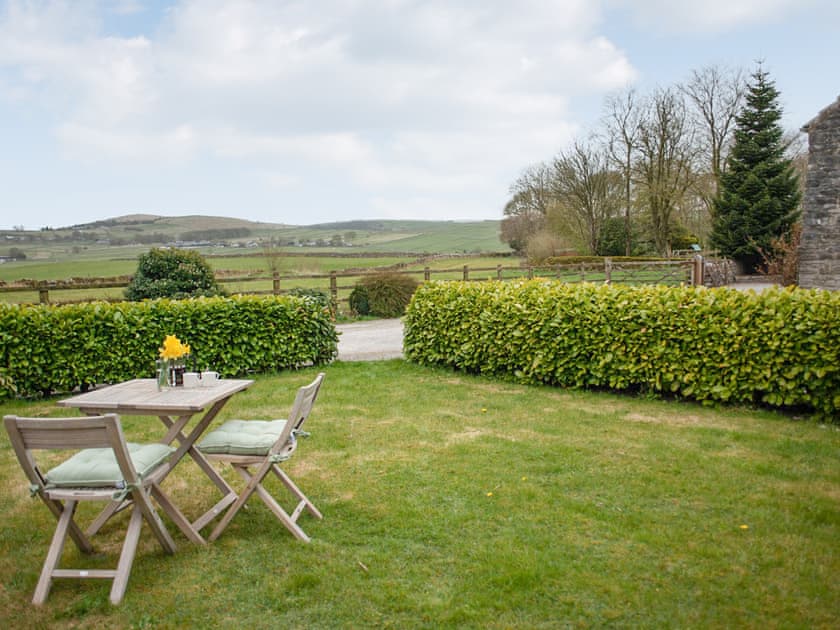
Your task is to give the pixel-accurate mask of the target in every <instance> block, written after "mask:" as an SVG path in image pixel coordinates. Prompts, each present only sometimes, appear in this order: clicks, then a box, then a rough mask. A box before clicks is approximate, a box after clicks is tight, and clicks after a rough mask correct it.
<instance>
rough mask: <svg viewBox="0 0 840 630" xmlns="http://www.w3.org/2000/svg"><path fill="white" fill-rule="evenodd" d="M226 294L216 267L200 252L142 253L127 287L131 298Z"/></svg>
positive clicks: (159, 250)
mask: <svg viewBox="0 0 840 630" xmlns="http://www.w3.org/2000/svg"><path fill="white" fill-rule="evenodd" d="M213 295H224V291H223V290H222V288H221V287H220V286H219V285H218V283H217V282H216V279H215V277H214V276H213V270H212V269H211V268H210V265H209V264H207V261H206V260H204V257H203V256H202V255H201V254H199V253H198V252H194V251H188V250H184V249H157V248H155V249H152V250H150V251H149V252H148V253H146V254H143V255H141V256H140V259H139V262H138V265H137V271H136V273H135V274H134V277H133V278H132V280H131V283H130V284H129V285H128V287H127V288H126V290H125V297H126V299H128V300H131V301H138V300H145V299H154V298H163V297H166V298H175V299H182V298H188V297H198V296H205V297H210V296H213Z"/></svg>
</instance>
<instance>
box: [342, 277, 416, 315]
mask: <svg viewBox="0 0 840 630" xmlns="http://www.w3.org/2000/svg"><path fill="white" fill-rule="evenodd" d="M417 286H418V283H417V280H415V279H414V278H412V277H411V276H408V275H406V274H401V273H378V274H375V275H372V276H366V277H364V278H362V279H361V280H360V281H359V282H358V284H357V285H356V287H355V288H354V290H353V292H354V293H356V297H355V298H354V297H353V295H352V294H351V300H353V301H351V303H350V307H351V308H352V309H353V310H354V311H355V312H356V313H358V314H359V315H366V314H370V315H375V316H376V317H400V316H401V315H402V314H403V313H405V307H406V306H408V303H409V302H410V301H411V296H412V295H414V291H416V290H417ZM357 289H359V291H358V292H357V291H356V290H357ZM365 298H366V299H367V307H368V309H367V310H368V312H367V313H364V312H362V311H360V310H358V308H357V307H359V308H362V309H364V301H365ZM354 304H355V306H354Z"/></svg>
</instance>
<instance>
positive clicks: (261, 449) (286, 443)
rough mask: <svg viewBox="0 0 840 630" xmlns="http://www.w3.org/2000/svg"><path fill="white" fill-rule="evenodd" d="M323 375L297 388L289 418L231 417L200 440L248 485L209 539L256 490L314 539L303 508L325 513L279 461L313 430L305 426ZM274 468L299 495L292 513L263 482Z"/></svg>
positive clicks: (295, 530)
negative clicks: (304, 521)
mask: <svg viewBox="0 0 840 630" xmlns="http://www.w3.org/2000/svg"><path fill="white" fill-rule="evenodd" d="M323 380H324V373H323V372H322V373H321V374H319V375H318V376H317V377H316V378H315V380H314V381H312V383H310V384H309V385H306V386H305V387H301V388H300V389H299V390H298V392H297V396H296V397H295V402H294V404H293V405H292V411H291V413H290V414H289V417H288V419H287V420H229V421H228V422H225V423H224V424H223V425H222V426H221V427H219V428H218V429H216V430H215V431H212V432H211V433H209V434H208V435H207V436H206V437H205V438H204V440H202V441H201V443H200V444H199V445H198V450H200V451H201V452H202V453H203V454H204V455H205V457H207V459H209V460H211V461H218V462H223V463H226V464H230V465H231V466H233V468H234V470H236V472H238V473H239V474H240V475H241V476H242V478H243V479H244V480H245V488H244V489H243V490H242V492H241V493H240V494H239V496H238V497H237V499H236V501H235V502H234V503H233V504H232V505H231V506H230V507H229V508H228V509H227V511H226V512H225V513H224V515H223V516H222V519H221V520H220V521H219V523H218V524H217V525H216V527H215V529H213V531H212V533H211V534H210V536H209V537H208V540H209V541H213V540H216V538H218V537H219V535H220V534H221V533H222V532H223V531H224V529H225V527H227V526H228V523H230V521H231V520H232V519H233V517H234V516H236V513H237V512H239V510H240V509H241V508H242V507H243V506H244V505H245V503H246V502H247V501H248V499H249V498H250V497H251V495H252V494H253V493H254V492H256V493H257V494H258V495H259V497H260V498H261V499H262V500H263V501H264V502H265V504H266V505H267V506H268V507H269V509H270V510H271V511H272V512H273V513H274V515H275V516H276V517H277V518H278V519H279V520H280V522H281V523H283V525H285V526H286V527H287V528H288V529H289V531H290V532H292V534H294V536H295V537H296V538H298V539H299V540H302V541H304V542H309V536H307V535H306V533H305V532H304V531H303V530H302V529H301V528H300V525H298V524H297V520H298V517H300V515H301V513H302V512H303V510H304V509H306V510H307V511H308V512H309V513H310V514H312V515H313V516H314V517H315V518H323V516H322V515H321V512H319V511H318V508H316V507H315V506H314V505H313V504H312V502H311V501H310V500H309V499H308V498H307V497H306V495H305V494H303V492H301V490H300V488H298V487H297V486H296V485H295V483H294V482H293V481H292V480H291V479H290V478H289V476H288V475H287V474H286V473H285V472H284V471H283V470H281V469H280V467H279V466H278V464H279V463H280V462H282V461H285V460H287V459H289V458H290V457H291V456H292V453H294V452H295V449H297V442H298V440H297V438H298V437H300V436H308V435H309V434H308V433H305V432H303V430H302V429H301V427H302V426H303V423H304V421H305V420H306V418H307V417H308V416H309V412H310V411H312V405H313V404H314V403H315V398H316V397H317V396H318V390H319V389H320V388H321V383H322V381H323ZM252 469H253V470H252ZM269 471H273V472H274V474H275V475H277V477H278V478H279V479H280V481H281V482H282V483H283V485H284V486H285V487H286V488H288V490H289V491H290V492H291V493H292V495H294V497H295V498H296V499H297V500H298V504H297V506H296V507H295V509H294V510H293V511H292V513H291V514H289V513H288V512H286V511H285V510H284V509H283V508H282V507H281V506H280V504H279V503H278V502H277V501H276V499H274V497H272V496H271V494H269V492H268V491H267V490H266V489H265V488H264V487H263V485H262V483H263V480H264V479H265V477H266V475H268V473H269Z"/></svg>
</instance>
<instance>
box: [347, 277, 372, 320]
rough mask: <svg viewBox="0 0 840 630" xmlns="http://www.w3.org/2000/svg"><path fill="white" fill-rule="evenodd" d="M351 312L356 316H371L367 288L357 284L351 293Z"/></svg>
mask: <svg viewBox="0 0 840 630" xmlns="http://www.w3.org/2000/svg"><path fill="white" fill-rule="evenodd" d="M349 302H350V310H351V311H353V312H354V313H355V314H356V315H370V301H369V300H368V292H367V287H366V286H364V285H361V284H357V285H356V286H355V287H353V290H352V291H351V292H350V299H349Z"/></svg>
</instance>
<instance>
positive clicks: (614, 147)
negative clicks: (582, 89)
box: [603, 89, 641, 256]
mask: <svg viewBox="0 0 840 630" xmlns="http://www.w3.org/2000/svg"><path fill="white" fill-rule="evenodd" d="M605 111H606V114H605V116H604V119H603V123H604V127H605V130H606V136H607V149H608V151H609V156H610V159H611V160H612V162H613V163H614V164H615V165H616V166H617V167H618V168H619V169H620V172H621V176H622V179H623V183H624V239H625V254H626V255H627V256H629V255H630V252H631V249H632V242H631V240H632V239H631V227H630V209H631V208H632V206H633V198H632V196H631V189H632V168H633V154H634V152H635V150H636V145H637V143H638V140H639V128H640V125H641V120H640V118H639V115H640V106H639V100H638V98H637V96H636V92H635V90H632V89H630V90H627V91H626V92H623V93H621V94H613V95H612V96H608V97H607V99H606V102H605Z"/></svg>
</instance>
